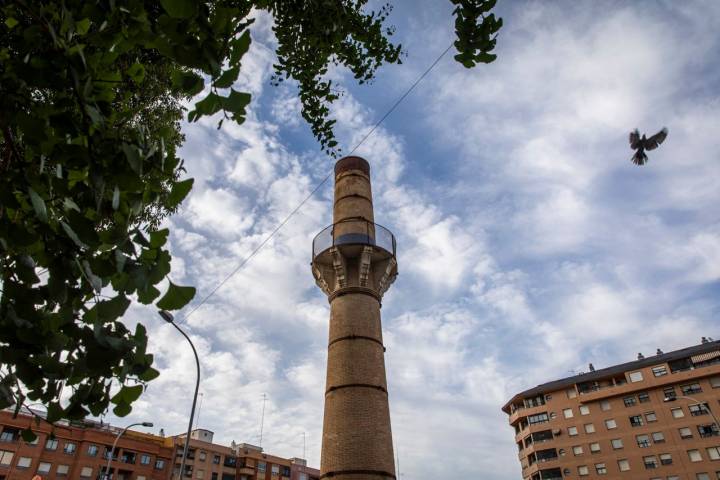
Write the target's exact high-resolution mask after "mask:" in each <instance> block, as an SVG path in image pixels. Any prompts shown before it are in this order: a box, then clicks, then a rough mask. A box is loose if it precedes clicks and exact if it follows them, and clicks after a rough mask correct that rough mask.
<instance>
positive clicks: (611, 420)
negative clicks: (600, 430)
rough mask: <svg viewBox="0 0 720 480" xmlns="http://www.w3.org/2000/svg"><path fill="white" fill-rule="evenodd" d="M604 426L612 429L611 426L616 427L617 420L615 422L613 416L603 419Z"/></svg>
mask: <svg viewBox="0 0 720 480" xmlns="http://www.w3.org/2000/svg"><path fill="white" fill-rule="evenodd" d="M605 427H606V428H607V429H608V430H612V429H613V428H617V422H615V419H614V418H609V419H607V420H605Z"/></svg>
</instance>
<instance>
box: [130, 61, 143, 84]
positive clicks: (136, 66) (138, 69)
mask: <svg viewBox="0 0 720 480" xmlns="http://www.w3.org/2000/svg"><path fill="white" fill-rule="evenodd" d="M127 74H128V77H130V79H131V80H132V81H133V82H135V83H142V81H143V79H144V78H145V66H144V65H143V64H142V63H133V64H132V66H130V68H128V70H127Z"/></svg>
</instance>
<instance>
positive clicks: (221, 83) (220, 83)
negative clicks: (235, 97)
mask: <svg viewBox="0 0 720 480" xmlns="http://www.w3.org/2000/svg"><path fill="white" fill-rule="evenodd" d="M239 73H240V65H237V66H235V67H233V68H231V69H229V70H225V71H224V72H223V73H222V75H220V76H219V77H218V78H217V80H215V81H214V82H213V86H215V87H217V88H228V87H230V86H232V84H233V83H234V82H235V80H237V78H238V74H239Z"/></svg>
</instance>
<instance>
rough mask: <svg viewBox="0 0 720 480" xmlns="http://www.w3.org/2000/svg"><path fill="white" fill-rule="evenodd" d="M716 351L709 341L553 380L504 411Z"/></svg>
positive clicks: (519, 395)
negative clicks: (577, 387) (585, 384)
mask: <svg viewBox="0 0 720 480" xmlns="http://www.w3.org/2000/svg"><path fill="white" fill-rule="evenodd" d="M716 351H718V352H720V340H715V341H707V342H706V343H701V344H700V345H694V346H692V347H687V348H682V349H680V350H675V351H672V352H668V353H661V354H659V355H650V356H648V357H645V358H641V359H638V360H633V361H632V362H626V363H621V364H618V365H614V366H612V367H607V368H602V369H599V370H595V371H591V372H583V373H580V374H578V375H573V376H571V377H566V378H561V379H559V380H553V381H551V382H546V383H543V384H541V385H538V386H536V387H533V388H530V389H528V390H525V391H522V392H520V393H517V394H515V395H513V397H512V398H511V399H510V400H509V401H508V402H507V403H506V404H505V405H503V407H502V410H503V411H505V412H506V413H507V412H509V410H510V405H511V404H512V403H513V402H514V401H516V400H518V399H520V398H526V397H532V396H537V395H540V394H543V393H547V392H553V391H557V390H561V389H563V388H566V387H570V386H572V385H574V384H576V383H578V382H592V381H593V380H600V379H604V378H607V377H610V376H613V375H617V374H619V373H623V372H627V371H628V370H637V369H640V368H643V367H648V366H651V365H657V364H660V363H667V362H671V361H673V360H679V359H682V358H687V357H692V356H695V355H700V354H703V353H709V352H716Z"/></svg>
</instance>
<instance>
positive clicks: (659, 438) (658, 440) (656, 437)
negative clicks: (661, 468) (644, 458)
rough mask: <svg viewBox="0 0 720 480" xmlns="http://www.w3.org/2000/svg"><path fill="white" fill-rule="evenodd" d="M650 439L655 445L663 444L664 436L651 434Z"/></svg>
mask: <svg viewBox="0 0 720 480" xmlns="http://www.w3.org/2000/svg"><path fill="white" fill-rule="evenodd" d="M652 439H653V442H655V443H665V434H664V433H663V432H653V434H652Z"/></svg>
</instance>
